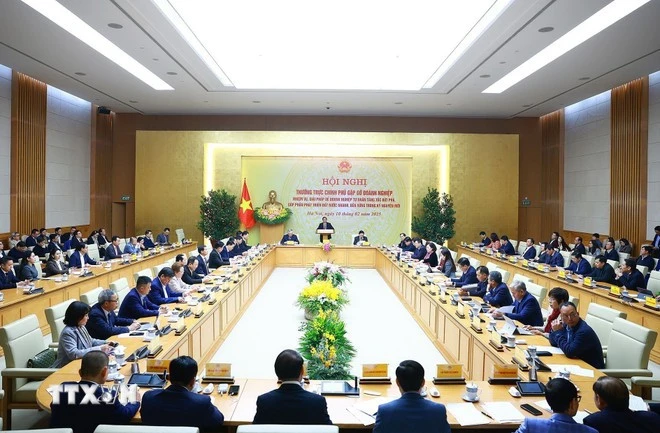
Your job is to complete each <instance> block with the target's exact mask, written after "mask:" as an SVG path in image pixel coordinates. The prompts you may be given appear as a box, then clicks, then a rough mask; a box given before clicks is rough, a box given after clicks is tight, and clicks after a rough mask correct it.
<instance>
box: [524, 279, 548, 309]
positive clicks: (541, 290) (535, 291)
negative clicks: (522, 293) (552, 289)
mask: <svg viewBox="0 0 660 433" xmlns="http://www.w3.org/2000/svg"><path fill="white" fill-rule="evenodd" d="M525 286H526V287H527V291H528V292H529V293H530V294H531V295H532V296H534V297H535V298H536V301H537V302H538V303H539V305H543V302H544V301H545V298H546V296H548V288H547V287H543V286H540V285H538V284H536V283H532V282H531V281H530V282H529V283H527V282H526V283H525Z"/></svg>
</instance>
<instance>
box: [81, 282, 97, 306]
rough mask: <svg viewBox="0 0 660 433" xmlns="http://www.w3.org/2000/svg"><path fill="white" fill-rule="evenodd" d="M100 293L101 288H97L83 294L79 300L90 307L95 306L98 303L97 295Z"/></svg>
mask: <svg viewBox="0 0 660 433" xmlns="http://www.w3.org/2000/svg"><path fill="white" fill-rule="evenodd" d="M102 291H103V287H97V288H95V289H92V290H90V291H89V292H85V293H83V294H81V295H80V300H81V301H83V302H84V303H85V304H87V305H89V306H90V307H91V306H92V305H95V304H96V303H97V302H98V301H99V293H101V292H102Z"/></svg>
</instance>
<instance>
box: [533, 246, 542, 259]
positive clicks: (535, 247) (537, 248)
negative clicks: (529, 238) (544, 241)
mask: <svg viewBox="0 0 660 433" xmlns="http://www.w3.org/2000/svg"><path fill="white" fill-rule="evenodd" d="M534 249H535V250H536V257H538V256H539V254H541V245H534Z"/></svg>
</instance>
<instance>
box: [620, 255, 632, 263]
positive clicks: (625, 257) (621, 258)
mask: <svg viewBox="0 0 660 433" xmlns="http://www.w3.org/2000/svg"><path fill="white" fill-rule="evenodd" d="M628 257H630V254H628V253H619V263H623V262H625V261H626V259H627V258H628Z"/></svg>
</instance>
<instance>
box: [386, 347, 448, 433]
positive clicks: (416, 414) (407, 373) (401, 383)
mask: <svg viewBox="0 0 660 433" xmlns="http://www.w3.org/2000/svg"><path fill="white" fill-rule="evenodd" d="M396 384H397V386H398V387H399V391H400V392H401V398H399V399H398V400H394V401H391V402H389V403H385V404H381V405H380V406H378V413H377V414H376V424H375V425H374V433H399V432H406V431H408V432H435V433H449V432H450V431H451V429H450V428H449V423H448V422H447V409H446V408H445V406H444V405H443V404H440V403H434V402H432V401H430V400H426V399H425V398H424V397H422V396H421V394H420V390H421V389H422V387H423V386H424V367H422V366H421V364H420V363H419V362H417V361H412V360H406V361H403V362H401V364H399V366H398V367H397V368H396Z"/></svg>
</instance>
